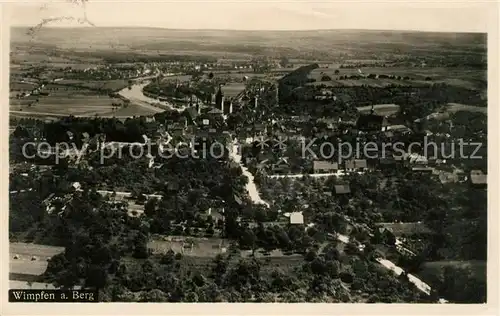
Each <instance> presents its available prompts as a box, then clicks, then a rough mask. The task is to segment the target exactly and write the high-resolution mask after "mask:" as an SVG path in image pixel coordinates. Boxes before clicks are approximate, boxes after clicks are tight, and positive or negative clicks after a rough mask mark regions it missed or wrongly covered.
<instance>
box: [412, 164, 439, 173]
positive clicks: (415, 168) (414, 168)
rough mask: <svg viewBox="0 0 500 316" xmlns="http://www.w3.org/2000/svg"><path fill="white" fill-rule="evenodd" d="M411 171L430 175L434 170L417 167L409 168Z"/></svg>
mask: <svg viewBox="0 0 500 316" xmlns="http://www.w3.org/2000/svg"><path fill="white" fill-rule="evenodd" d="M411 171H413V172H421V173H429V174H431V173H433V172H434V168H431V167H422V166H417V167H413V168H411Z"/></svg>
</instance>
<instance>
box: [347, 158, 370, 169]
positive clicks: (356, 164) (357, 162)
mask: <svg viewBox="0 0 500 316" xmlns="http://www.w3.org/2000/svg"><path fill="white" fill-rule="evenodd" d="M344 165H345V171H348V172H354V171H365V170H367V169H368V164H367V162H366V159H352V160H347V161H346V162H345V164H344Z"/></svg>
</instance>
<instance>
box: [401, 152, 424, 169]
mask: <svg viewBox="0 0 500 316" xmlns="http://www.w3.org/2000/svg"><path fill="white" fill-rule="evenodd" d="M403 160H404V161H405V163H406V164H407V165H419V166H426V165H427V164H428V163H429V161H428V159H427V157H425V156H422V155H419V154H417V153H411V154H404V155H403Z"/></svg>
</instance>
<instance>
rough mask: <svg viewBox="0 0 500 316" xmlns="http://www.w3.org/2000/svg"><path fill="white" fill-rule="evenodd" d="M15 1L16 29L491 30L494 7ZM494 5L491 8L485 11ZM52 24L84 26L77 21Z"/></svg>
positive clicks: (461, 4) (471, 4)
mask: <svg viewBox="0 0 500 316" xmlns="http://www.w3.org/2000/svg"><path fill="white" fill-rule="evenodd" d="M73 1H75V2H78V3H77V4H71V3H70V2H71V0H59V1H45V2H44V1H38V2H34V1H30V2H29V3H19V2H17V3H14V2H13V1H11V2H10V4H9V8H8V10H9V11H8V12H9V16H10V24H11V25H23V26H33V25H36V24H37V23H39V22H40V21H41V20H42V19H44V18H55V17H60V16H72V17H74V18H76V19H78V18H83V17H84V12H86V16H87V18H88V20H89V21H91V22H92V23H93V24H95V25H96V26H106V27H110V26H129V27H131V26H143V27H162V28H175V29H229V30H314V29H368V30H369V29H373V30H415V31H439V32H487V30H488V27H491V26H488V23H491V21H492V19H491V18H492V15H491V13H492V12H493V11H492V9H493V10H495V9H494V7H492V5H494V4H492V3H489V4H488V3H485V2H479V1H467V2H465V1H464V2H460V1H447V0H441V1H440V2H439V3H438V2H429V1H422V0H419V1H416V0H413V1H411V2H403V1H394V0H392V1H389V0H385V1H383V2H382V1H380V2H379V1H377V2H375V1H371V2H367V1H356V0H351V1H350V2H345V1H342V2H340V1H322V2H319V1H318V2H317V1H293V0H288V1H276V0H275V1H273V0H268V1H259V0H254V1H247V0H240V1H237V0H233V1H221V0H220V1H216V0H204V1H203V0H197V1H189V0H184V1H180V0H177V1H175V0H170V1H166V0H165V1H161V0H157V1H149V0H141V1H139V0H136V1H127V0H121V1H118V0H106V1H102V0H101V1H97V0H88V2H87V3H86V4H85V9H84V7H83V6H82V5H81V1H82V0H73ZM487 5H489V6H490V7H486V6H487ZM50 26H54V27H57V26H79V24H78V23H77V22H76V21H74V22H71V21H66V22H55V23H51V24H50Z"/></svg>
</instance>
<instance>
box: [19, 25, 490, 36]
mask: <svg viewBox="0 0 500 316" xmlns="http://www.w3.org/2000/svg"><path fill="white" fill-rule="evenodd" d="M34 26H36V25H11V26H10V28H11V29H12V28H31V27H34ZM43 28H49V29H92V28H101V29H102V28H115V29H116V28H123V29H132V28H136V29H140V28H142V29H159V30H170V31H225V32H332V31H357V32H414V33H446V34H488V32H484V31H450V30H443V31H432V30H412V29H361V28H360V29H356V28H336V29H335V28H328V29H326V28H325V29H265V30H263V29H218V28H192V29H191V28H171V27H162V26H141V25H132V26H131V25H115V26H111V25H107V26H90V25H79V26H76V25H75V26H43Z"/></svg>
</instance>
